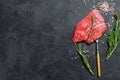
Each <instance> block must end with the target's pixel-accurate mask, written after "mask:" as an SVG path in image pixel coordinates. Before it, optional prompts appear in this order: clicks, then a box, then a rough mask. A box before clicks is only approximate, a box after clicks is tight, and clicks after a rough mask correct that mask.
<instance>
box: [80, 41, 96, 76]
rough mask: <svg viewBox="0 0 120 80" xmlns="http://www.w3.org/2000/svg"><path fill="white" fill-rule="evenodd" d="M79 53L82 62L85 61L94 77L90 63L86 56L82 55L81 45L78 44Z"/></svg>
mask: <svg viewBox="0 0 120 80" xmlns="http://www.w3.org/2000/svg"><path fill="white" fill-rule="evenodd" d="M78 53H79V55H80V56H81V58H82V60H83V63H84V65H85V66H86V68H87V69H88V70H89V72H90V73H91V74H92V75H94V73H93V71H92V69H91V66H90V64H89V62H88V59H87V58H86V56H85V55H84V54H82V50H81V43H78Z"/></svg>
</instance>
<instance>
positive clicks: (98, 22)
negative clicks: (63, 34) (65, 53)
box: [73, 10, 107, 44]
mask: <svg viewBox="0 0 120 80" xmlns="http://www.w3.org/2000/svg"><path fill="white" fill-rule="evenodd" d="M92 16H94V27H93V29H92V32H91V36H90V37H88V36H89V33H90V29H91V27H92ZM106 30H107V26H106V24H105V21H104V18H103V17H102V15H101V14H100V12H99V11H98V10H92V11H90V13H89V14H88V15H87V16H86V17H85V18H83V19H82V20H81V21H79V22H78V24H77V25H76V29H75V31H74V36H73V42H74V43H76V42H82V41H85V42H86V43H88V44H91V43H92V42H94V41H95V40H97V39H98V38H100V37H101V36H102V35H103V34H104V33H105V31H106Z"/></svg>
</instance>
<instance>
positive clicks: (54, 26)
mask: <svg viewBox="0 0 120 80" xmlns="http://www.w3.org/2000/svg"><path fill="white" fill-rule="evenodd" d="M86 1H87V2H86V5H85V3H84V2H83V1H82V0H0V80H120V76H119V74H120V51H119V48H120V45H119V46H118V48H117V50H116V51H115V53H114V54H113V56H112V57H111V59H110V60H109V61H107V62H105V61H104V60H105V57H106V55H105V53H106V50H107V44H106V41H105V40H106V37H107V35H104V36H103V37H102V38H101V39H100V41H99V47H100V48H99V50H100V53H101V68H102V77H101V78H100V79H98V78H97V74H96V73H97V72H96V59H95V43H93V44H92V45H86V44H84V45H83V47H86V48H87V49H88V50H89V51H90V52H89V53H86V54H87V55H88V56H89V57H88V59H89V61H90V64H91V66H92V69H93V71H94V73H95V76H91V75H90V73H89V72H88V71H87V70H86V68H84V65H83V63H82V61H81V58H80V57H79V55H78V54H77V51H76V48H75V45H74V44H73V42H72V35H73V31H74V28H75V25H76V23H77V22H78V21H79V20H80V19H82V18H83V17H85V16H86V15H87V13H88V12H89V11H90V10H91V9H92V8H91V7H92V6H93V5H96V4H97V3H98V2H99V1H102V0H93V1H89V0H86ZM108 1H110V3H116V6H115V7H117V9H116V11H118V12H120V11H119V9H118V8H119V4H120V3H119V2H117V0H114V1H112V0H108ZM104 16H105V17H106V15H104ZM105 20H106V22H107V20H109V17H106V18H105ZM108 32H109V27H108V31H107V32H106V34H108ZM103 41H104V43H103Z"/></svg>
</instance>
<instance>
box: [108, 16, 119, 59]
mask: <svg viewBox="0 0 120 80" xmlns="http://www.w3.org/2000/svg"><path fill="white" fill-rule="evenodd" d="M114 18H115V26H114V29H113V31H112V32H110V34H109V36H108V47H109V48H108V51H107V59H109V58H110V57H111V55H112V53H113V52H114V51H115V49H116V48H117V45H118V43H119V41H120V33H119V28H118V26H119V18H118V14H114ZM107 59H106V60H107Z"/></svg>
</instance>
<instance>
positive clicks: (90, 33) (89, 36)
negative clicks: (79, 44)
mask: <svg viewBox="0 0 120 80" xmlns="http://www.w3.org/2000/svg"><path fill="white" fill-rule="evenodd" d="M94 20H95V19H94V16H92V19H91V23H92V25H91V28H90V32H89V34H88V39H89V38H91V36H92V31H93V28H94Z"/></svg>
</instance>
